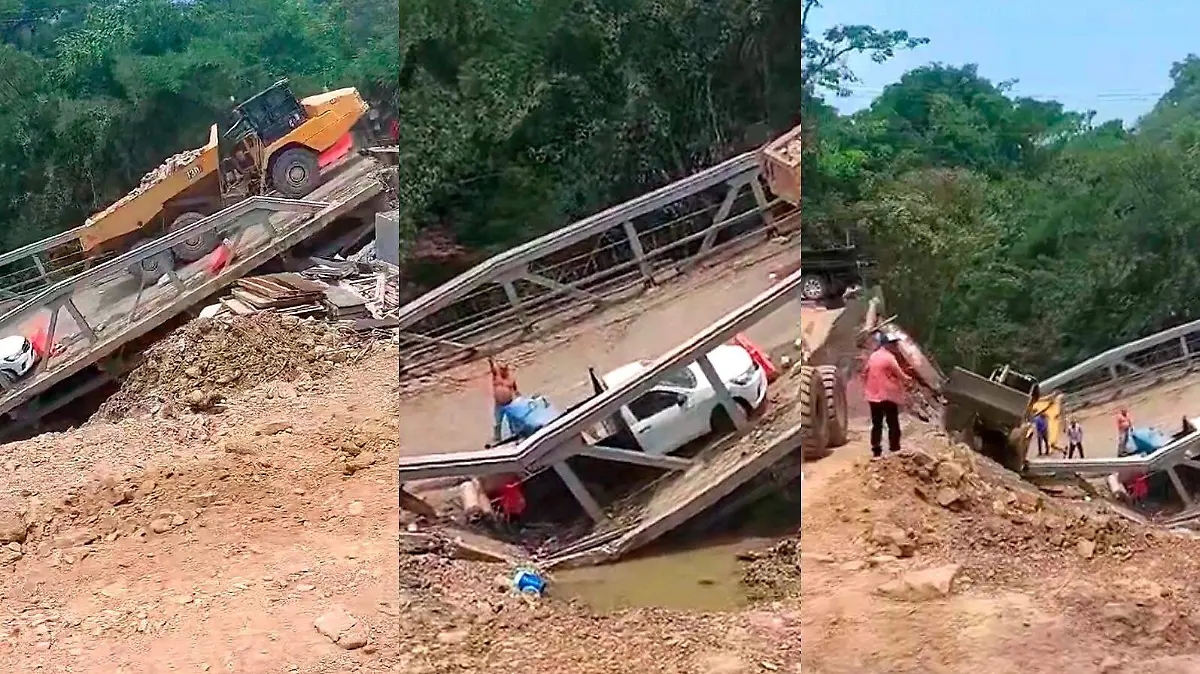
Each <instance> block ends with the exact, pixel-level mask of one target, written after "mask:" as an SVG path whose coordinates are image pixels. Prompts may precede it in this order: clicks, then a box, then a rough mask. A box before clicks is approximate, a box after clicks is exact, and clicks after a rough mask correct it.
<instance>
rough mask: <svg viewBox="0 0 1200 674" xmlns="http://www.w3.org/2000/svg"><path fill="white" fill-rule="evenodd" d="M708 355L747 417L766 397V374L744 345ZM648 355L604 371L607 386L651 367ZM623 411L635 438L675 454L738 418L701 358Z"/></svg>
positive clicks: (653, 450)
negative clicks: (727, 406)
mask: <svg viewBox="0 0 1200 674" xmlns="http://www.w3.org/2000/svg"><path fill="white" fill-rule="evenodd" d="M708 359H709V361H710V362H711V363H712V365H713V369H715V370H716V371H717V376H719V377H720V378H721V381H722V382H724V383H725V387H726V388H728V389H729V393H730V394H731V395H732V396H733V399H734V400H735V401H736V402H737V403H738V406H739V408H740V410H741V412H740V414H739V415H740V416H741V417H742V418H747V417H748V416H749V415H750V413H751V412H753V411H755V410H758V409H759V408H760V407H762V405H763V403H764V402H765V401H766V398H767V374H766V372H764V371H763V369H762V367H760V366H759V365H758V363H756V362H754V359H753V358H751V357H750V354H749V353H748V352H747V351H746V350H745V349H743V348H742V347H740V346H736V345H733V344H723V345H721V346H718V347H717V348H715V349H713V350H712V351H711V352H710V353H709V354H708ZM649 365H650V363H649V362H648V361H640V362H637V363H629V364H628V365H622V366H621V367H619V368H617V369H615V370H613V371H611V372H609V373H608V374H606V375H604V377H602V379H603V381H604V385H605V386H607V387H608V388H613V387H615V386H620V385H621V384H623V383H625V382H627V381H629V380H630V379H633V378H634V377H636V376H637V375H639V374H641V373H642V372H645V371H646V368H647V367H648V366H649ZM620 414H621V416H622V417H623V418H624V420H625V423H626V424H628V426H629V429H630V430H631V431H632V432H633V435H634V439H635V440H636V441H637V443H638V446H640V447H641V449H642V451H644V452H646V453H647V454H656V455H662V454H671V453H673V452H675V451H677V450H679V449H680V448H682V447H683V446H684V445H686V444H688V443H689V442H691V441H693V440H696V439H697V438H701V437H704V436H705V435H707V434H709V433H711V432H713V431H717V430H729V428H730V427H731V426H732V425H733V420H732V419H730V418H729V415H728V414H727V413H726V412H725V409H724V407H722V406H721V404H720V403H719V402H718V401H717V393H716V391H714V390H713V387H712V385H711V384H709V383H708V379H707V378H706V377H705V376H704V373H703V372H701V370H700V365H699V363H692V364H691V365H688V366H687V367H686V368H682V369H679V370H676V371H674V372H671V373H669V374H668V375H667V376H666V377H665V378H664V379H663V380H662V381H661V382H659V383H658V384H657V385H656V386H655V387H654V388H652V389H650V390H649V391H647V392H646V393H644V394H642V395H641V396H640V397H638V398H637V399H636V400H634V401H633V402H631V403H629V404H628V405H626V406H624V407H622V408H621V409H620Z"/></svg>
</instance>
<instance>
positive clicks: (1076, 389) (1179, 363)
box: [1041, 321, 1200, 407]
mask: <svg viewBox="0 0 1200 674" xmlns="http://www.w3.org/2000/svg"><path fill="white" fill-rule="evenodd" d="M1197 365H1200V321H1191V322H1189V323H1184V324H1182V325H1177V326H1175V327H1173V328H1168V329H1166V330H1163V331H1161V332H1158V333H1155V334H1153V335H1149V336H1147V337H1142V338H1140V339H1136V340H1133V341H1131V342H1128V343H1125V344H1122V345H1120V346H1117V347H1114V348H1111V349H1109V350H1107V351H1105V352H1103V353H1101V354H1098V355H1096V356H1093V357H1091V358H1088V359H1087V360H1084V361H1083V362H1081V363H1078V364H1076V365H1074V366H1072V367H1069V368H1067V369H1066V370H1063V371H1062V372H1059V373H1058V374H1055V375H1053V376H1051V377H1048V378H1046V379H1044V380H1043V381H1042V382H1041V388H1042V390H1043V391H1051V390H1058V391H1062V392H1063V393H1064V394H1065V395H1066V397H1067V400H1068V402H1070V403H1071V404H1072V405H1073V406H1075V407H1081V406H1086V405H1088V404H1092V403H1095V402H1098V401H1103V400H1108V399H1113V398H1116V397H1120V396H1124V395H1128V394H1129V393H1131V392H1132V391H1133V390H1137V389H1142V388H1148V387H1151V386H1154V385H1156V384H1158V383H1161V382H1162V381H1164V380H1169V379H1172V378H1178V377H1182V376H1186V375H1187V374H1188V373H1190V372H1191V371H1192V370H1193V369H1194V368H1195V367H1196V366H1197Z"/></svg>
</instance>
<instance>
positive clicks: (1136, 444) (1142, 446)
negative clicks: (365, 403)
mask: <svg viewBox="0 0 1200 674" xmlns="http://www.w3.org/2000/svg"><path fill="white" fill-rule="evenodd" d="M1129 439H1130V440H1131V441H1132V442H1133V453H1134V454H1151V453H1153V452H1154V451H1155V450H1157V449H1159V448H1161V447H1162V446H1164V445H1166V444H1167V443H1169V442H1170V441H1171V438H1169V437H1167V436H1165V435H1163V434H1162V433H1159V432H1158V429H1155V428H1133V429H1131V430H1130V431H1129Z"/></svg>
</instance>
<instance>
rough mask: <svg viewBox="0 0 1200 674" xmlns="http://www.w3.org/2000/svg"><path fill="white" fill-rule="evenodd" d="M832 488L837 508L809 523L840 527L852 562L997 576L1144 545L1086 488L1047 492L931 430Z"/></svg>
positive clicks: (1116, 561) (1126, 552)
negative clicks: (959, 567)
mask: <svg viewBox="0 0 1200 674" xmlns="http://www.w3.org/2000/svg"><path fill="white" fill-rule="evenodd" d="M912 447H916V449H913V448H912ZM834 493H837V494H838V495H839V496H838V500H837V501H836V502H834V503H833V504H832V509H833V513H832V514H833V515H834V516H833V517H829V518H821V520H820V521H809V522H806V525H805V531H806V532H809V531H813V532H821V533H828V532H829V531H831V530H834V529H845V530H846V531H848V532H849V533H848V534H846V535H847V536H850V537H852V539H853V540H852V547H851V548H850V550H856V551H857V554H853V553H852V554H851V555H847V556H854V557H859V558H860V560H859V561H858V562H855V563H865V564H871V565H876V564H886V563H887V562H888V561H889V560H895V559H905V558H910V557H931V558H938V559H943V560H954V561H960V562H962V563H963V564H964V567H963V568H964V571H965V572H968V573H969V574H970V576H971V577H972V578H975V579H977V580H979V581H981V582H995V583H1003V582H1011V581H1017V580H1022V579H1029V578H1037V577H1043V576H1045V575H1047V574H1051V575H1052V574H1054V573H1058V572H1059V571H1061V570H1062V569H1064V568H1068V567H1071V566H1078V565H1079V564H1081V563H1087V564H1090V565H1099V566H1117V565H1120V564H1121V563H1124V562H1126V561H1128V560H1129V559H1130V558H1131V557H1132V556H1133V555H1134V554H1135V553H1136V552H1138V551H1141V550H1144V549H1145V547H1146V545H1145V534H1144V533H1143V532H1141V531H1140V530H1139V529H1137V528H1136V526H1135V525H1134V524H1132V523H1131V522H1128V521H1127V520H1125V519H1123V518H1121V517H1119V516H1117V515H1115V514H1113V513H1112V512H1111V511H1109V510H1107V509H1106V508H1104V507H1103V506H1102V505H1101V504H1100V503H1099V502H1098V501H1089V500H1085V499H1084V494H1083V492H1082V491H1079V492H1078V495H1079V497H1080V498H1079V499H1078V500H1069V499H1064V498H1059V497H1055V496H1051V495H1049V494H1046V493H1044V492H1042V491H1041V490H1039V489H1038V488H1037V487H1035V486H1034V485H1032V484H1030V483H1028V482H1026V481H1024V480H1022V479H1021V478H1020V477H1018V476H1017V475H1015V474H1013V473H1011V472H1009V471H1006V470H1004V469H1003V468H1001V467H1000V466H999V465H997V464H996V463H994V462H992V461H991V460H990V459H988V458H986V457H984V456H982V455H980V454H977V453H975V452H972V451H971V450H970V449H968V448H966V447H964V446H962V445H957V444H952V443H950V442H949V441H948V440H947V439H946V438H944V437H941V436H939V435H938V434H936V433H934V432H929V433H927V434H925V435H924V436H923V437H921V436H918V437H916V438H914V439H913V440H912V441H911V444H910V448H909V449H905V450H904V451H903V452H902V453H900V454H899V455H897V456H888V457H886V458H885V459H884V460H882V461H872V462H867V463H866V465H865V467H864V468H862V469H861V470H855V471H852V472H848V473H846V474H845V475H844V476H843V477H842V478H841V482H840V484H838V485H837V487H836V490H835V492H834ZM839 533H840V532H839ZM850 550H847V552H849V551H850Z"/></svg>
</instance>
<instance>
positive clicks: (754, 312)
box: [399, 270, 802, 481]
mask: <svg viewBox="0 0 1200 674" xmlns="http://www.w3.org/2000/svg"><path fill="white" fill-rule="evenodd" d="M801 273H802V272H801V271H800V270H797V271H796V272H794V273H793V274H791V275H790V276H788V277H787V278H786V279H784V280H783V281H781V282H779V283H777V284H775V285H773V286H771V287H770V288H769V289H768V290H767V291H765V292H763V293H762V294H760V295H759V296H758V297H755V298H754V299H752V300H750V301H749V302H747V303H746V304H744V305H742V306H741V307H739V308H737V309H735V310H733V311H731V312H730V313H728V314H726V315H725V316H724V317H722V318H720V319H719V320H717V321H716V322H714V323H712V324H711V325H709V326H708V327H707V328H705V329H704V330H702V331H701V332H700V333H698V334H696V335H695V336H694V337H692V338H691V339H689V340H687V341H686V342H684V343H682V344H680V345H679V346H677V347H675V348H674V349H672V350H671V351H669V352H667V353H666V354H664V355H662V356H661V357H659V358H658V359H657V360H655V361H654V362H653V363H651V364H650V365H649V366H647V368H646V370H645V371H644V372H642V373H641V374H639V375H638V376H636V377H634V378H632V379H630V380H629V381H627V382H625V383H623V384H621V385H620V386H615V387H613V388H611V389H609V390H607V391H605V392H603V393H600V394H598V395H596V396H594V397H592V398H590V399H588V400H586V401H585V402H583V403H582V404H580V405H579V406H578V407H576V408H574V409H573V410H571V411H570V412H567V413H565V414H563V415H562V416H560V417H558V418H557V419H555V420H554V421H552V422H551V423H549V424H547V425H546V426H545V427H543V428H541V429H539V430H538V431H537V432H536V433H534V434H533V435H532V436H531V437H529V438H528V439H526V440H524V441H522V442H520V443H519V444H508V445H504V446H500V447H495V448H492V449H485V450H480V451H473V452H459V453H452V454H425V455H420V456H411V457H406V456H402V457H400V462H399V472H400V480H401V481H411V480H418V479H425V478H433V477H454V476H466V475H485V474H498V473H518V472H524V473H530V472H535V471H537V470H540V469H542V468H544V467H546V466H547V465H548V464H550V463H556V462H559V461H561V460H562V459H563V457H562V456H561V453H562V452H563V451H566V452H568V453H570V452H575V451H578V450H579V449H582V446H581V444H580V443H581V438H582V435H583V432H584V431H585V430H586V429H588V428H590V427H591V426H592V425H594V424H595V423H597V422H599V421H601V420H603V419H605V418H607V417H609V416H611V415H612V414H614V413H615V412H616V411H617V410H618V409H620V408H621V407H622V406H624V405H627V404H629V403H630V402H632V401H633V400H634V399H636V398H637V397H638V396H640V395H642V394H644V393H646V392H647V391H649V390H650V389H651V388H653V387H654V386H655V385H656V384H658V383H659V382H660V381H662V379H663V377H664V376H665V375H666V374H668V373H670V372H671V371H673V370H675V369H678V368H680V367H684V366H687V365H689V364H691V363H693V362H696V361H698V360H700V359H701V358H702V357H704V356H706V355H707V354H708V353H709V352H710V351H712V349H713V348H715V347H716V346H717V345H719V344H721V343H723V342H726V341H728V340H729V339H730V338H731V337H733V336H734V335H736V334H737V333H739V332H741V331H743V330H744V329H745V328H746V326H748V325H751V324H754V323H757V322H758V321H760V320H762V319H763V318H764V317H766V316H767V315H769V314H771V313H772V312H774V311H776V310H778V309H780V308H781V307H783V306H784V305H785V304H787V303H788V302H794V301H796V293H797V290H798V288H799V286H800V277H801Z"/></svg>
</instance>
